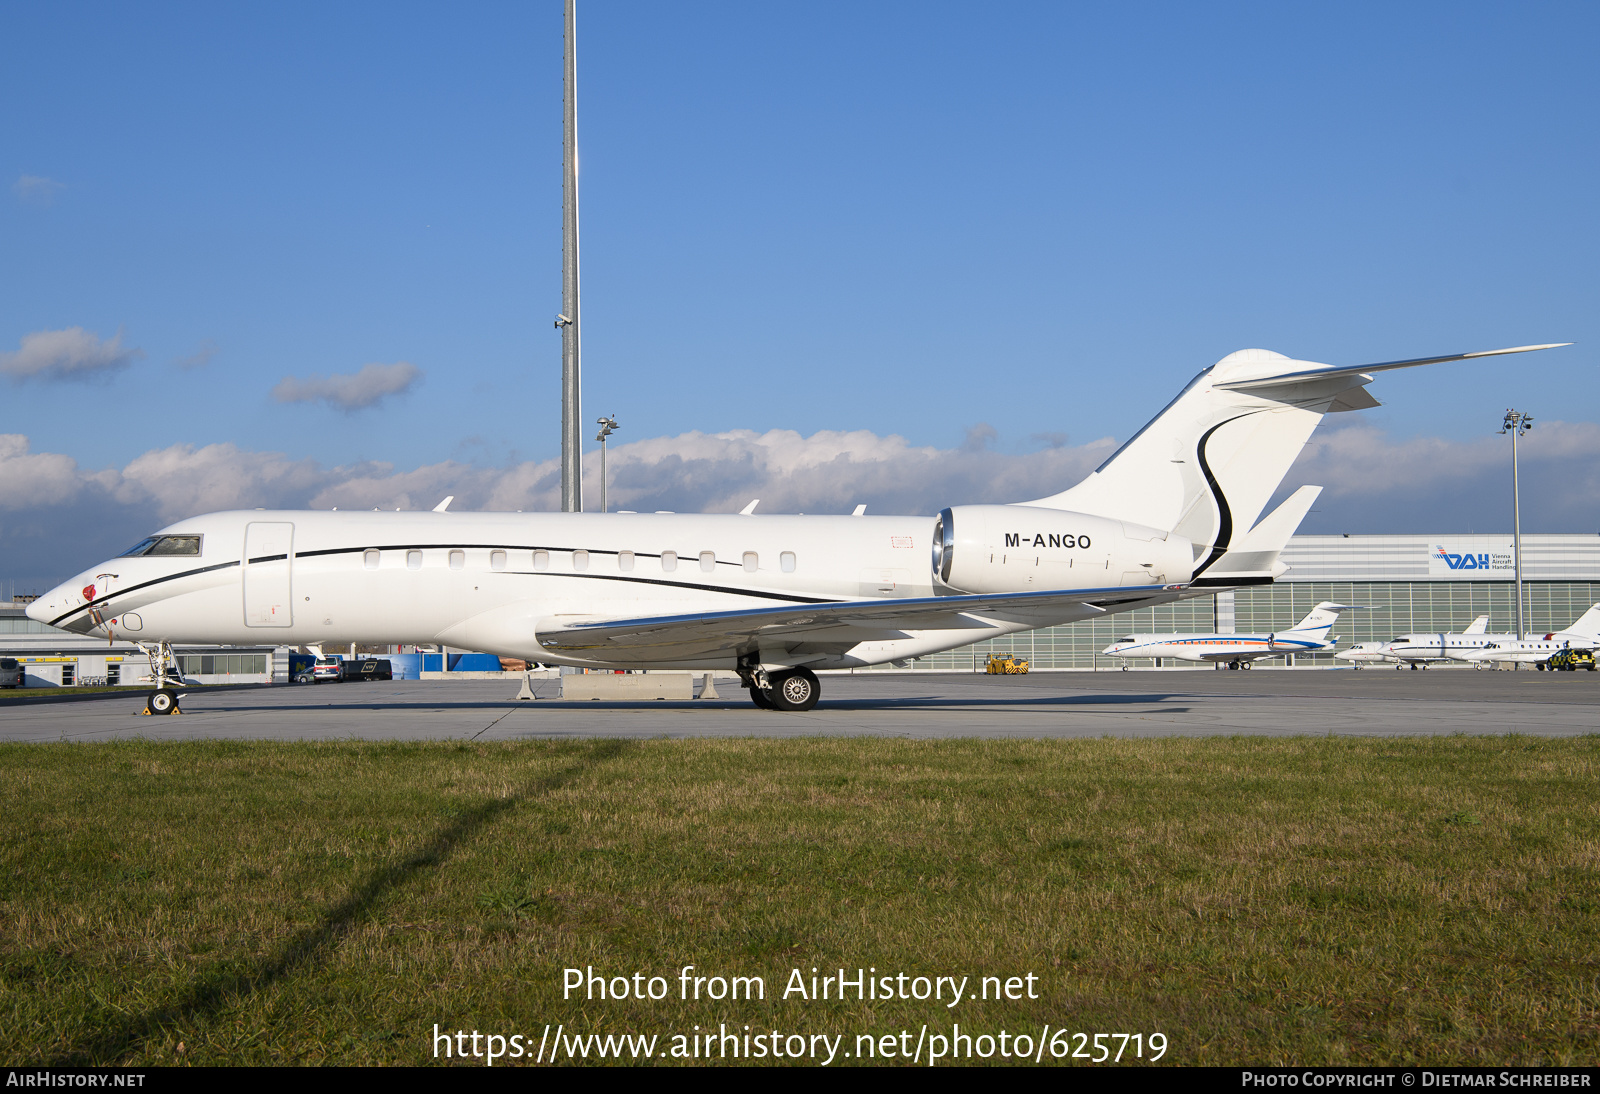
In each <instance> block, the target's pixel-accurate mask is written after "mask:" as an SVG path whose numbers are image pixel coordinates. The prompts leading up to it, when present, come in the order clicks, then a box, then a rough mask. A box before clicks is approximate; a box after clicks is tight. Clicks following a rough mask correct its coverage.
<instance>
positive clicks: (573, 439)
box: [556, 0, 583, 513]
mask: <svg viewBox="0 0 1600 1094" xmlns="http://www.w3.org/2000/svg"><path fill="white" fill-rule="evenodd" d="M564 38H565V43H566V49H565V61H566V64H565V67H564V70H563V72H564V79H563V81H562V86H563V88H564V94H563V96H562V100H563V103H564V105H565V108H566V120H565V124H564V126H563V136H562V171H563V173H562V181H561V314H560V315H559V316H558V317H557V318H556V326H557V327H558V328H560V330H561V511H562V512H563V513H581V512H583V436H582V433H581V429H582V426H581V425H580V422H581V420H582V418H583V407H582V397H581V390H580V387H581V380H582V372H581V370H580V368H579V357H578V329H579V322H578V319H579V316H578V19H577V0H566V34H565V36H564Z"/></svg>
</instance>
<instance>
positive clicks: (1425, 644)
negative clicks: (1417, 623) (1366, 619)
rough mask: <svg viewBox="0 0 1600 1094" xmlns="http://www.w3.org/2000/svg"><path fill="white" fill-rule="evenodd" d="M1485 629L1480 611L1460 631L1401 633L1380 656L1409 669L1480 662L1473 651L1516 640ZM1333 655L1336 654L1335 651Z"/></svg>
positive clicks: (1514, 636)
mask: <svg viewBox="0 0 1600 1094" xmlns="http://www.w3.org/2000/svg"><path fill="white" fill-rule="evenodd" d="M1488 630H1489V617H1488V616H1486V615H1480V616H1478V618H1476V619H1474V620H1473V621H1472V624H1471V626H1469V627H1467V629H1466V630H1464V631H1462V632H1460V633H1453V632H1448V631H1447V632H1444V633H1433V634H1429V633H1427V632H1421V633H1418V634H1402V635H1400V636H1399V637H1398V638H1391V639H1390V640H1389V641H1387V642H1385V643H1383V645H1382V647H1381V649H1382V652H1383V656H1384V660H1386V661H1389V662H1390V663H1391V664H1393V665H1394V667H1395V668H1396V669H1402V668H1405V667H1406V666H1407V665H1410V666H1411V668H1412V669H1416V668H1417V667H1418V666H1419V665H1420V666H1421V667H1422V668H1427V667H1428V666H1429V665H1430V664H1437V663H1442V662H1446V661H1473V662H1475V663H1477V664H1480V665H1481V664H1483V663H1484V662H1481V661H1477V660H1476V658H1474V656H1473V655H1474V654H1476V653H1478V652H1479V651H1480V650H1484V649H1487V648H1489V647H1490V646H1503V645H1505V644H1506V643H1507V642H1515V641H1517V636H1516V635H1514V634H1489V633H1487V632H1488ZM1334 656H1335V657H1336V658H1337V657H1338V656H1339V655H1338V654H1334ZM1547 656H1548V655H1547Z"/></svg>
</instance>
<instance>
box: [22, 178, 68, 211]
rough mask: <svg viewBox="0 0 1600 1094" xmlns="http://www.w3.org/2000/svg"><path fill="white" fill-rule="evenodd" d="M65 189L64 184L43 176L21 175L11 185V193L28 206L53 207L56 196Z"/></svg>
mask: <svg viewBox="0 0 1600 1094" xmlns="http://www.w3.org/2000/svg"><path fill="white" fill-rule="evenodd" d="M66 188H67V187H66V183H64V182H57V181H56V180H55V179H47V178H45V177H44V176H43V175H23V176H21V177H19V178H18V179H17V181H16V182H14V183H12V184H11V192H12V193H13V194H16V195H17V200H18V201H20V202H23V203H25V204H28V205H53V204H54V203H55V200H56V194H58V193H60V192H61V191H62V190H65V189H66Z"/></svg>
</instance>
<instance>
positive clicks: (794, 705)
mask: <svg viewBox="0 0 1600 1094" xmlns="http://www.w3.org/2000/svg"><path fill="white" fill-rule="evenodd" d="M739 679H740V680H741V681H742V682H743V684H744V686H745V687H746V688H747V689H748V690H749V692H750V701H751V702H752V703H754V704H755V705H756V706H758V707H760V708H761V709H762V710H792V711H806V710H810V709H811V708H812V707H814V706H816V705H817V700H818V699H819V698H821V697H822V685H821V683H820V682H819V681H818V680H817V674H816V673H814V672H812V671H811V670H810V669H773V670H772V671H770V672H769V671H767V670H766V669H762V668H760V667H758V666H750V667H748V668H747V667H745V666H740V668H739Z"/></svg>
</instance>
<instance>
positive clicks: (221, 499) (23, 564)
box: [0, 422, 1600, 591]
mask: <svg viewBox="0 0 1600 1094" xmlns="http://www.w3.org/2000/svg"><path fill="white" fill-rule="evenodd" d="M1313 440H1314V444H1313V445H1312V446H1311V447H1309V448H1307V450H1306V452H1305V454H1304V456H1302V458H1301V459H1300V461H1299V462H1297V463H1296V464H1295V466H1294V468H1293V469H1292V470H1291V472H1290V474H1289V477H1288V478H1287V479H1286V480H1285V484H1284V488H1283V491H1281V493H1287V492H1288V490H1290V489H1292V488H1293V487H1294V486H1297V485H1300V484H1302V483H1306V482H1311V483H1317V484H1319V485H1322V486H1325V487H1326V488H1327V489H1326V491H1325V492H1324V494H1323V496H1322V498H1321V499H1320V500H1319V502H1318V504H1317V507H1316V510H1314V511H1313V513H1312V514H1311V516H1310V517H1309V518H1308V519H1307V521H1306V523H1305V525H1304V527H1303V530H1304V531H1308V532H1316V531H1321V532H1341V531H1342V532H1357V533H1377V532H1464V531H1479V532H1483V531H1504V530H1509V528H1510V495H1511V483H1510V477H1511V476H1510V467H1509V462H1510V453H1509V451H1508V449H1509V443H1508V442H1507V441H1506V439H1505V438H1504V437H1485V438H1481V439H1479V440H1475V441H1466V442H1457V441H1445V440H1440V439H1438V438H1410V439H1395V438H1391V437H1389V436H1388V435H1386V434H1384V433H1383V432H1382V431H1381V430H1379V429H1378V428H1377V427H1375V426H1370V425H1367V424H1365V423H1359V424H1356V425H1353V426H1340V427H1337V428H1330V429H1328V430H1326V431H1323V432H1319V433H1318V434H1317V435H1316V436H1315V437H1314V438H1313ZM1113 448H1114V442H1113V441H1112V440H1111V438H1109V437H1108V438H1103V439H1101V440H1098V441H1093V442H1091V443H1089V444H1085V445H1078V446H1074V447H1068V446H1065V445H1062V446H1060V447H1055V448H1047V449H1044V450H1042V451H1038V452H1032V453H1027V454H1013V453H1008V452H1000V451H995V450H994V449H993V448H988V447H985V448H983V449H981V450H978V451H969V450H967V449H965V448H964V447H958V448H934V447H931V446H917V445H911V444H908V443H907V442H906V440H905V438H903V437H898V436H887V437H884V436H879V435H877V434H874V433H868V432H865V431H859V430H858V431H855V432H838V431H825V432H821V433H814V434H812V435H811V436H809V437H806V436H801V435H800V434H799V433H795V432H792V431H790V430H771V431H769V432H766V433H756V432H753V431H750V430H734V431H731V432H727V433H714V434H707V433H685V434H682V435H680V436H676V437H654V438H647V439H645V440H640V441H634V442H632V443H630V444H623V445H616V446H613V447H612V449H611V453H610V459H609V461H608V462H609V470H610V474H611V484H610V489H609V490H608V492H607V493H608V495H609V500H610V503H611V508H612V509H634V510H639V511H641V512H651V511H654V510H657V509H670V510H674V511H676V512H680V513H694V512H711V513H732V512H737V511H738V510H739V509H741V508H743V507H744V506H745V504H747V503H748V502H749V501H750V500H751V499H752V498H760V499H761V509H760V511H761V512H762V513H795V512H804V513H848V512H850V510H851V509H852V508H853V507H854V506H855V505H857V504H862V503H865V504H866V505H867V507H868V509H867V511H868V512H869V513H875V514H889V513H912V514H920V515H931V514H933V513H936V512H937V511H938V510H939V509H941V508H943V507H944V506H946V505H962V504H970V503H975V502H1004V501H1027V500H1030V499H1032V498H1037V497H1042V496H1045V495H1047V494H1051V493H1054V492H1056V491H1059V490H1062V489H1064V488H1066V487H1068V486H1070V485H1072V484H1073V483H1076V482H1078V481H1079V480H1080V479H1082V478H1083V477H1084V476H1085V475H1087V474H1088V473H1089V472H1090V471H1091V470H1093V468H1094V467H1095V466H1097V465H1098V464H1099V463H1100V461H1101V460H1103V459H1104V458H1105V457H1106V456H1107V455H1109V454H1110V453H1111V451H1112V450H1113ZM1521 451H1522V511H1523V527H1524V529H1526V530H1528V531H1539V532H1595V531H1600V528H1597V523H1600V425H1596V424H1594V423H1588V422H1579V423H1562V422H1551V423H1548V424H1547V423H1543V422H1541V423H1540V426H1539V428H1538V429H1537V430H1536V431H1535V432H1534V433H1532V434H1530V435H1529V436H1528V437H1527V438H1526V439H1525V440H1524V441H1523V442H1522V448H1521ZM599 470H600V468H599V453H598V452H590V453H588V454H587V455H586V457H585V461H584V475H585V495H586V497H587V498H588V499H589V501H590V503H591V505H592V504H594V503H595V502H596V501H598V498H599V479H598V476H599ZM560 491H561V476H560V466H559V463H558V461H556V460H554V459H550V460H540V461H526V462H522V463H516V464H512V465H509V466H505V467H474V466H472V465H470V464H465V463H461V462H458V461H454V460H446V461H443V462H440V463H435V464H428V465H426V466H423V467H416V468H410V469H397V468H396V467H395V466H394V465H392V464H388V463H377V462H368V463H359V464H348V465H343V466H335V467H328V466H325V465H323V464H320V463H318V462H317V461H315V460H312V459H309V458H300V459H295V458H291V457H289V456H286V455H284V454H283V453H277V452H251V451H247V450H244V449H241V448H239V447H237V446H235V445H231V444H217V445H208V446H205V447H199V448H197V447H195V446H193V445H173V446H171V447H168V448H162V449H156V450H153V451H150V452H146V453H144V454H143V455H141V456H139V457H138V458H136V459H134V460H133V461H131V462H130V463H128V464H127V465H126V466H125V467H122V468H107V469H104V470H100V471H90V470H86V469H84V468H81V467H79V466H78V464H77V462H76V461H75V460H74V459H73V458H72V457H70V456H66V455H62V454H56V453H45V452H33V451H31V449H30V447H29V443H28V439H27V438H26V437H24V436H20V435H15V434H12V435H0V514H3V518H4V519H0V557H4V558H5V559H6V568H7V570H8V571H9V572H8V573H5V574H0V576H3V577H7V578H16V579H20V580H24V581H27V580H30V579H32V578H33V577H34V576H35V575H37V580H38V582H41V583H45V584H41V586H40V589H41V591H42V588H43V587H46V586H47V584H48V583H53V582H54V581H56V580H59V579H61V578H62V577H64V576H66V574H68V573H70V572H71V571H72V570H73V569H74V568H76V567H79V566H85V565H89V564H91V563H93V562H96V561H98V560H99V559H101V558H104V557H106V555H108V554H112V553H115V551H117V550H120V549H121V548H123V547H126V546H128V545H129V544H132V543H134V542H136V541H138V540H139V539H140V538H141V537H143V536H145V535H147V534H149V533H150V532H152V531H154V530H155V529H156V528H159V527H162V526H164V525H167V524H170V523H172V522H173V521H176V520H180V519H182V518H184V517H187V516H193V515H196V514H200V513H207V512H212V511H215V510H219V509H233V508H240V509H245V508H255V507H257V506H261V507H265V508H285V509H295V508H315V509H328V508H332V507H334V506H337V507H339V508H340V509H355V508H363V509H370V508H373V507H378V508H383V509H394V508H402V509H411V510H416V509H431V508H432V507H433V506H434V505H435V504H437V503H438V501H439V499H440V498H442V497H444V496H445V495H446V494H454V495H456V503H455V504H454V505H453V506H452V509H454V510H455V511H458V512H460V511H466V510H472V509H487V510H499V511H509V510H516V509H521V510H524V511H528V512H533V511H539V510H545V511H553V510H556V509H559V508H560Z"/></svg>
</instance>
